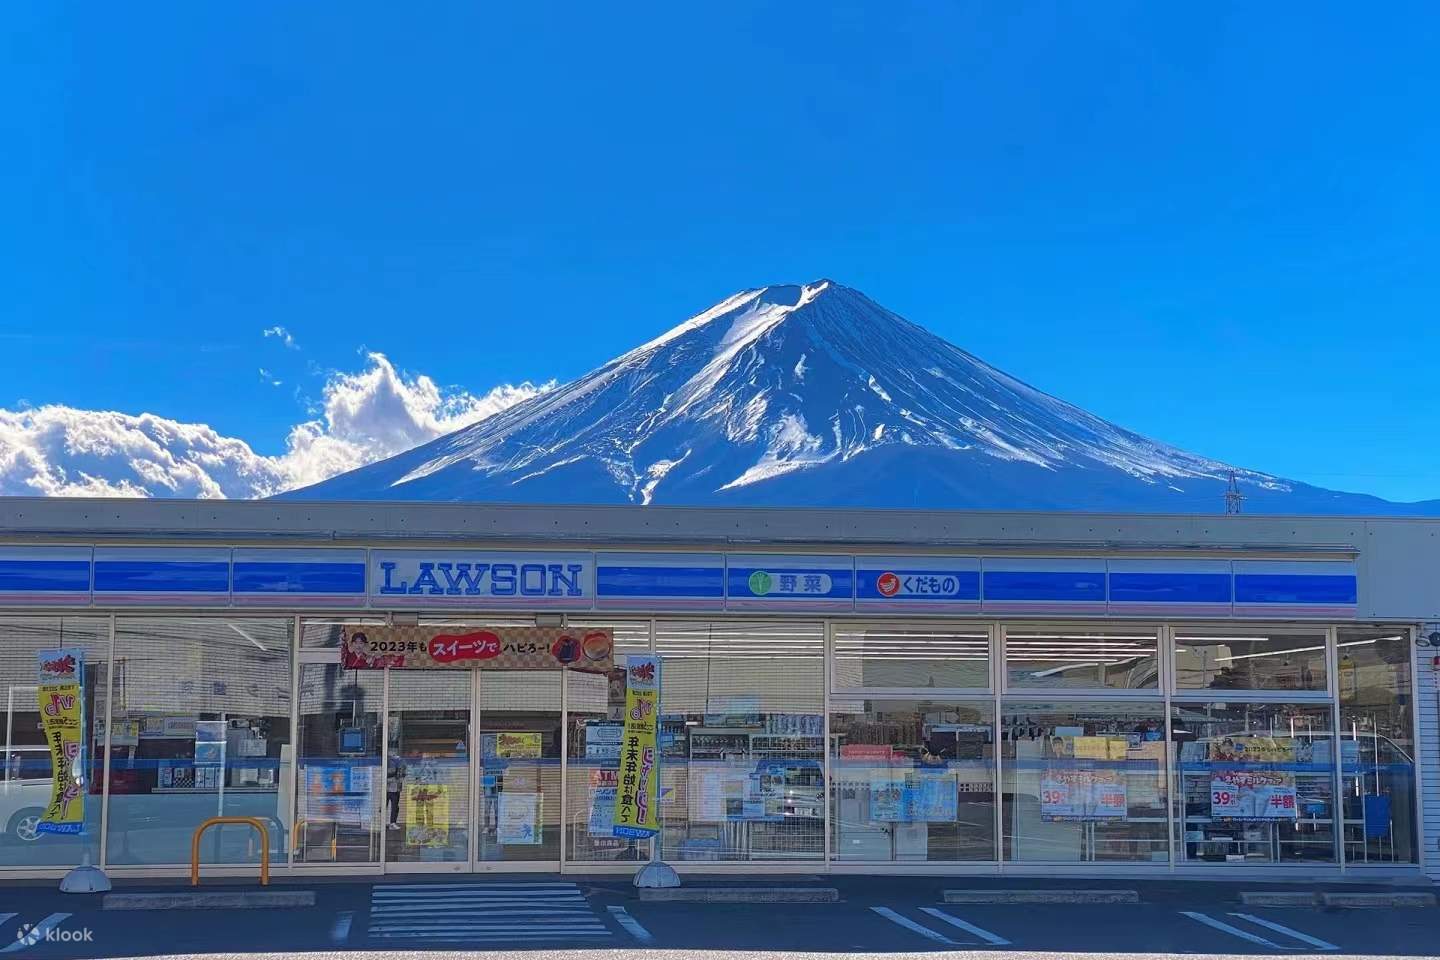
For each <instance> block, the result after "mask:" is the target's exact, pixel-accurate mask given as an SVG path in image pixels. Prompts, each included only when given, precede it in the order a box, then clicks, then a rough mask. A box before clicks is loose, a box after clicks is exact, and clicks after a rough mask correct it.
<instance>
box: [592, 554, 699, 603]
mask: <svg viewBox="0 0 1440 960" xmlns="http://www.w3.org/2000/svg"><path fill="white" fill-rule="evenodd" d="M595 605H596V606H597V607H602V608H604V609H607V610H617V609H635V610H720V609H723V608H724V606H725V555H724V554H720V553H600V554H596V555H595Z"/></svg>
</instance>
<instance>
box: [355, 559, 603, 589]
mask: <svg viewBox="0 0 1440 960" xmlns="http://www.w3.org/2000/svg"><path fill="white" fill-rule="evenodd" d="M397 567H398V564H396V563H395V562H393V561H388V560H387V561H382V562H381V564H380V575H381V583H380V589H379V593H380V594H382V595H384V596H399V595H411V596H415V595H426V596H450V597H583V596H584V595H585V589H584V587H583V583H584V571H585V566H584V564H580V563H466V562H458V561H445V560H441V561H430V560H422V561H420V562H419V564H417V565H416V568H415V575H414V578H413V579H407V576H406V575H404V574H398V573H396V569H397Z"/></svg>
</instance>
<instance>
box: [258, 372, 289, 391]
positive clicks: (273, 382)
mask: <svg viewBox="0 0 1440 960" xmlns="http://www.w3.org/2000/svg"><path fill="white" fill-rule="evenodd" d="M260 379H261V380H264V381H265V382H266V383H268V384H270V386H272V387H278V386H280V385H281V384H283V383H284V382H285V381H284V380H278V379H276V377H275V375H274V374H273V373H271V372H270V371H269V370H266V369H265V368H264V367H261V368H260Z"/></svg>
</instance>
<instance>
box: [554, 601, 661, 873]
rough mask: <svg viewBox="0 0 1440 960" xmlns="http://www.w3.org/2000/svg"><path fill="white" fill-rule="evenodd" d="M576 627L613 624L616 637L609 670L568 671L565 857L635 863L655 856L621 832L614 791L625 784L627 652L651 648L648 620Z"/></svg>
mask: <svg viewBox="0 0 1440 960" xmlns="http://www.w3.org/2000/svg"><path fill="white" fill-rule="evenodd" d="M571 626H574V627H576V628H577V629H580V630H584V629H586V628H588V627H608V628H610V629H611V630H613V631H614V636H615V669H614V670H612V671H610V673H609V674H595V673H580V672H578V671H569V672H567V673H566V675H565V681H566V683H567V684H568V686H567V688H566V700H565V703H566V707H567V709H568V710H569V716H570V735H569V740H568V743H569V758H568V760H569V762H568V765H567V767H566V785H565V789H566V801H567V803H566V808H567V810H568V811H569V813H568V816H569V819H570V822H569V824H568V826H567V830H568V833H569V841H568V843H567V846H566V851H565V852H566V857H567V858H568V859H569V860H572V861H577V862H592V863H593V862H606V861H610V862H636V861H645V860H649V859H650V841H649V840H639V841H637V840H625V839H622V838H619V837H616V836H615V835H614V834H613V833H612V832H611V828H612V827H613V825H614V814H615V792H616V790H617V789H618V787H619V783H620V733H621V730H622V729H623V727H624V718H625V683H626V680H625V676H626V674H625V667H626V664H627V662H628V660H627V658H628V655H629V654H631V653H645V652H647V651H648V650H649V649H650V624H649V623H648V622H645V621H637V622H633V623H625V622H619V623H616V622H600V621H596V622H590V621H586V622H583V623H582V622H579V621H573V620H572V621H571Z"/></svg>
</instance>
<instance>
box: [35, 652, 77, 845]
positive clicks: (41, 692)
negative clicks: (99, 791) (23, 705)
mask: <svg viewBox="0 0 1440 960" xmlns="http://www.w3.org/2000/svg"><path fill="white" fill-rule="evenodd" d="M37 659H38V661H39V663H38V666H39V675H40V685H39V687H38V688H37V689H36V692H35V697H36V700H37V701H38V702H39V707H40V727H41V729H42V730H44V732H45V742H46V743H47V744H48V745H49V746H50V778H51V783H52V784H53V787H52V789H51V791H50V802H49V803H48V804H47V805H46V807H45V812H44V813H42V814H41V816H40V822H39V823H38V824H36V826H35V829H36V830H37V831H39V832H40V833H69V834H78V833H83V832H84V831H85V791H86V778H85V764H84V761H83V758H82V756H81V750H82V747H83V745H84V739H85V697H84V689H85V688H84V680H85V651H84V650H82V649H80V648H79V647H65V648H62V649H59V650H41V651H40V652H39V653H38V654H37Z"/></svg>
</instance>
